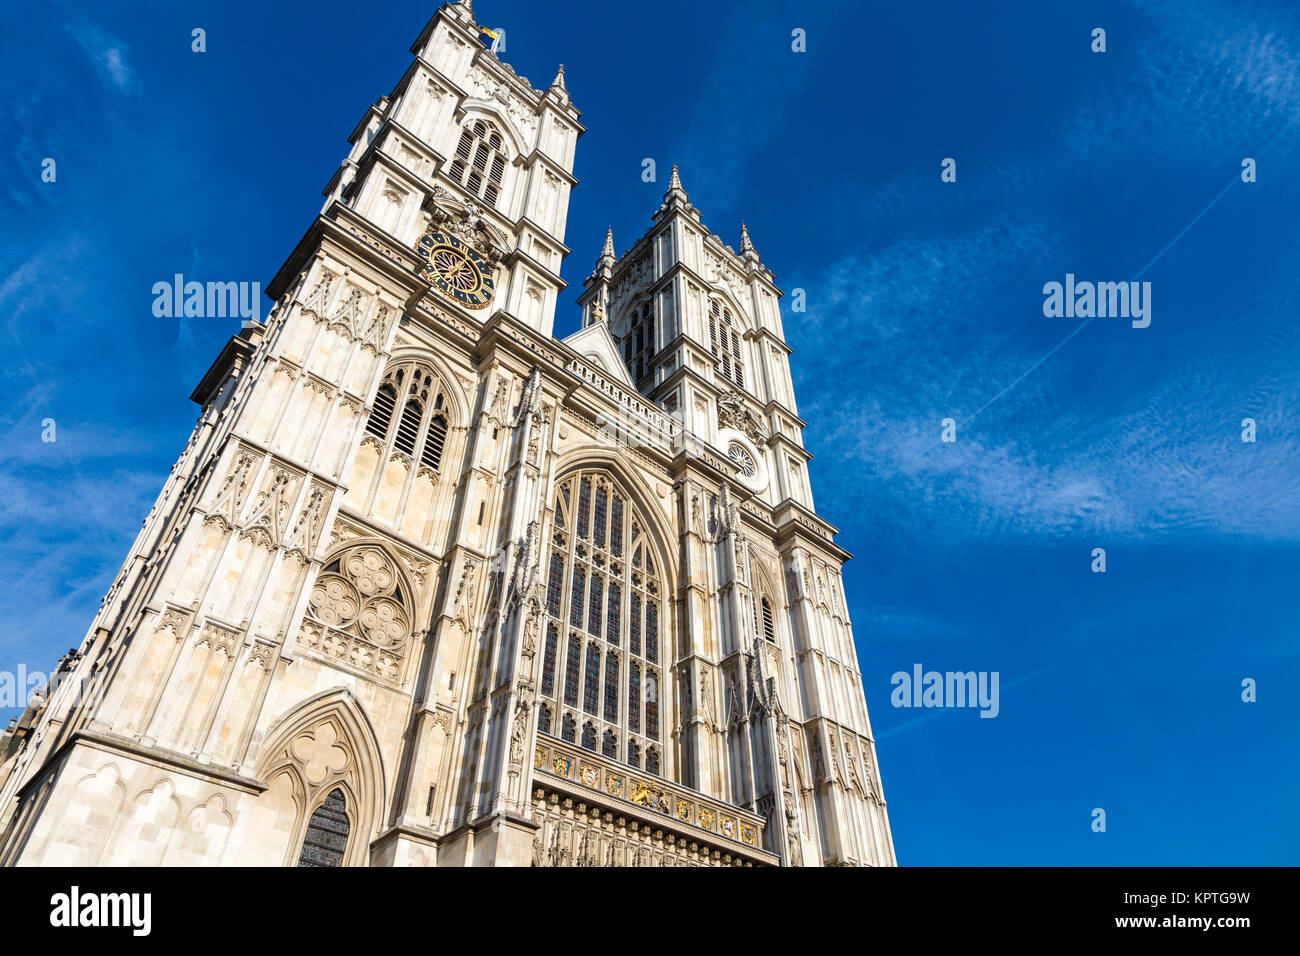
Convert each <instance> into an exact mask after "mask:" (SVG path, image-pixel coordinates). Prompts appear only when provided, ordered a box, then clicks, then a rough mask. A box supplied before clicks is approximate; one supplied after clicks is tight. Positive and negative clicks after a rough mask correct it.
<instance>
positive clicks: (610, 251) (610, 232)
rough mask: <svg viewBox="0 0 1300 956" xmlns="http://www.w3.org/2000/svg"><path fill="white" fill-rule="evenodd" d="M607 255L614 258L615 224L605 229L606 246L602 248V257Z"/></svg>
mask: <svg viewBox="0 0 1300 956" xmlns="http://www.w3.org/2000/svg"><path fill="white" fill-rule="evenodd" d="M606 256H609V258H611V259H613V258H614V227H613V226H610V227H609V228H608V229H606V230H605V248H604V249H602V250H600V257H601V258H602V259H603V258H605V257H606Z"/></svg>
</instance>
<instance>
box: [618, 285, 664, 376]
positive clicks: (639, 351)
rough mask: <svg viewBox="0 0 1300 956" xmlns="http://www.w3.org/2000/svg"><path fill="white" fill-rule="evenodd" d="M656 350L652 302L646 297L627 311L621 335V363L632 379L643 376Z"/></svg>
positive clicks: (656, 352)
mask: <svg viewBox="0 0 1300 956" xmlns="http://www.w3.org/2000/svg"><path fill="white" fill-rule="evenodd" d="M658 351H659V350H658V348H657V347H656V343H655V307H654V302H653V301H651V300H650V299H647V300H646V301H645V302H642V303H641V305H639V306H638V307H636V308H635V309H633V310H632V312H631V313H629V315H628V319H627V331H626V332H625V333H624V335H623V363H624V364H625V365H627V371H628V374H629V375H631V376H632V379H633V381H637V382H639V381H641V379H643V378H645V376H646V372H647V371H649V367H650V363H651V362H652V361H653V360H654V357H655V355H656V354H658Z"/></svg>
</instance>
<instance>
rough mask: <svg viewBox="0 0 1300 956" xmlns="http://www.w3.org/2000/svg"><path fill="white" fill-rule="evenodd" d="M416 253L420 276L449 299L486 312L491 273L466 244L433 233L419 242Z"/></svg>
mask: <svg viewBox="0 0 1300 956" xmlns="http://www.w3.org/2000/svg"><path fill="white" fill-rule="evenodd" d="M415 252H416V254H417V255H419V257H420V259H421V260H422V261H421V263H420V274H421V275H423V276H424V277H425V278H426V279H428V280H429V281H430V282H431V283H432V284H433V286H434V288H436V289H437V290H438V291H439V292H441V293H442V294H443V295H445V296H446V297H447V298H449V299H452V300H453V301H456V302H459V303H460V304H461V305H463V306H465V308H467V309H484V308H487V306H488V304H489V303H490V302H491V301H492V295H493V292H494V287H495V283H494V282H493V279H492V270H491V269H490V268H489V267H488V264H487V263H486V262H484V261H483V260H482V258H480V257H479V256H478V254H476V253H475V252H474V250H473V249H472V248H470V246H469V245H468V244H467V243H464V242H461V241H460V240H459V239H457V238H456V237H455V236H445V235H443V234H442V233H440V232H430V233H427V234H425V235H423V236H421V237H420V239H419V241H418V242H416V244H415Z"/></svg>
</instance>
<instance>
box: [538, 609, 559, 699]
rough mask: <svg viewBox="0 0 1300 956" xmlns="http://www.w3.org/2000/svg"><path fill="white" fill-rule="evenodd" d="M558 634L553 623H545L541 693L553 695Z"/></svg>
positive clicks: (548, 695)
mask: <svg viewBox="0 0 1300 956" xmlns="http://www.w3.org/2000/svg"><path fill="white" fill-rule="evenodd" d="M559 646H560V635H559V632H558V631H557V630H556V629H555V625H554V624H547V625H546V648H545V650H543V651H542V693H543V694H544V695H545V696H547V697H553V696H554V695H555V662H556V656H557V655H558V653H559Z"/></svg>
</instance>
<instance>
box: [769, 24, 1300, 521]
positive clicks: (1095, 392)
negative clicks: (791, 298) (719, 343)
mask: <svg viewBox="0 0 1300 956" xmlns="http://www.w3.org/2000/svg"><path fill="white" fill-rule="evenodd" d="M1140 6H1141V7H1142V9H1143V10H1144V11H1145V12H1146V13H1147V14H1148V15H1149V16H1150V17H1151V18H1152V19H1153V21H1154V22H1155V23H1156V25H1157V30H1156V32H1155V34H1154V35H1153V36H1152V37H1151V38H1150V39H1148V40H1147V45H1146V46H1145V47H1144V48H1143V50H1142V51H1141V52H1140V53H1139V55H1138V57H1137V60H1138V62H1139V63H1140V64H1142V66H1141V68H1140V69H1139V70H1138V72H1137V75H1136V76H1135V77H1134V78H1132V79H1126V80H1124V81H1123V82H1121V83H1119V84H1118V87H1117V88H1116V89H1112V90H1109V91H1106V92H1105V93H1104V95H1103V96H1102V97H1101V100H1100V102H1099V104H1098V105H1095V106H1094V105H1088V106H1085V107H1083V108H1082V109H1080V110H1079V111H1077V112H1075V113H1073V114H1070V115H1067V116H1065V117H1063V119H1062V122H1061V125H1060V129H1059V131H1058V139H1057V141H1054V142H1047V143H1044V144H1043V145H1042V149H1041V153H1040V154H1034V155H1021V156H1017V157H1014V158H1013V159H1011V160H1010V161H1008V162H1007V163H1006V165H1005V166H1004V168H1005V169H1006V170H1007V175H1006V176H1005V177H1002V178H1001V179H999V180H998V181H995V182H991V183H990V184H989V185H987V186H986V187H984V189H983V190H980V188H979V187H975V186H972V185H969V184H968V185H963V186H962V187H960V189H957V188H956V187H954V189H953V191H950V192H948V193H939V194H938V195H936V193H937V191H936V190H935V189H933V188H932V187H931V188H921V187H919V186H917V185H916V183H917V182H918V181H919V177H917V176H914V175H912V172H913V171H911V170H907V171H904V173H903V174H900V175H899V176H898V177H897V178H896V179H895V180H894V181H892V182H888V183H885V184H884V185H883V186H882V187H881V188H880V189H879V190H877V191H876V192H875V193H874V194H873V195H872V196H870V197H869V198H868V199H867V201H866V208H867V209H868V210H869V213H868V214H865V215H864V216H863V218H864V220H865V221H871V222H875V221H880V220H881V219H882V218H884V217H889V216H896V217H898V219H899V220H900V223H902V224H903V225H904V226H905V227H911V222H908V221H906V220H908V219H915V218H917V210H918V209H921V210H922V214H921V215H920V216H919V219H920V220H921V221H923V222H927V223H928V222H929V217H927V216H925V215H924V210H925V209H926V208H927V205H926V204H927V203H928V204H930V207H933V206H934V205H935V204H938V203H941V202H942V203H945V204H946V203H947V202H948V200H947V198H946V197H947V196H951V197H952V200H951V201H952V202H955V203H958V204H961V206H962V209H963V210H964V212H965V213H966V217H965V218H967V219H970V213H971V212H972V210H974V211H978V209H979V208H980V206H981V204H982V203H983V204H987V205H988V206H989V208H993V209H1003V208H1007V205H1006V203H1005V202H1004V201H1003V200H1004V199H1005V197H1006V196H1007V195H1008V192H1007V191H1008V189H1009V188H1010V187H1009V186H1008V183H1014V184H1016V185H1015V190H1016V191H1017V192H1018V193H1019V196H1018V198H1019V200H1020V201H1018V202H1017V204H1016V206H1015V207H1014V208H1017V209H1020V208H1024V209H1032V208H1036V206H1035V204H1034V203H1033V202H1032V201H1031V200H1030V198H1029V197H1030V196H1032V195H1033V194H1034V193H1035V191H1036V190H1042V189H1054V188H1056V187H1055V185H1054V184H1053V177H1048V176H1045V175H1044V170H1045V169H1047V168H1049V167H1048V165H1046V164H1047V162H1048V161H1047V159H1046V158H1045V157H1048V156H1050V157H1052V159H1051V162H1052V163H1057V164H1062V163H1063V164H1064V166H1065V168H1066V170H1067V172H1065V173H1062V172H1060V167H1059V165H1058V169H1057V173H1058V175H1060V176H1065V175H1068V171H1069V170H1078V169H1082V168H1086V167H1097V166H1103V167H1104V160H1105V158H1106V155H1107V154H1108V153H1111V152H1113V151H1114V150H1116V149H1120V148H1129V147H1131V148H1142V147H1145V146H1148V145H1151V144H1152V143H1159V148H1160V149H1173V150H1179V149H1184V148H1195V149H1198V150H1203V149H1212V148H1216V147H1219V146H1221V145H1222V143H1223V141H1224V140H1225V138H1227V139H1231V138H1233V137H1238V136H1239V135H1241V134H1243V133H1248V132H1249V131H1251V130H1255V129H1263V128H1265V127H1267V126H1268V124H1269V123H1270V122H1272V123H1273V124H1274V125H1276V123H1277V121H1278V120H1281V119H1284V118H1285V119H1288V120H1289V119H1293V118H1295V117H1296V116H1297V115H1300V60H1297V57H1296V55H1295V51H1294V50H1293V49H1292V46H1291V45H1290V44H1289V43H1288V42H1285V41H1283V40H1282V39H1280V38H1278V37H1277V36H1276V35H1273V34H1271V33H1268V32H1266V31H1264V30H1263V29H1262V28H1260V27H1259V26H1258V25H1257V24H1256V23H1254V22H1253V21H1250V20H1249V19H1246V18H1243V17H1241V16H1235V15H1233V14H1231V12H1230V11H1226V10H1225V9H1224V8H1223V7H1222V5H1220V4H1215V3H1210V2H1201V3H1195V4H1182V3H1179V4H1176V5H1172V6H1171V5H1169V4H1165V3H1144V4H1141V5H1140ZM1225 24H1226V29H1225ZM1211 25H1213V26H1211ZM1189 117H1191V118H1193V122H1191V123H1190V124H1189ZM1275 131H1276V130H1272V131H1271V132H1275ZM1139 132H1140V135H1139ZM1103 133H1104V135H1102V134H1103ZM1116 144H1119V145H1116ZM1057 157H1066V158H1065V159H1058V158H1057ZM1221 158H1222V157H1220V159H1221ZM1148 161H1150V158H1149V157H1148ZM1232 165H1235V161H1233V163H1231V164H1230V165H1229V168H1231V166H1232ZM933 176H934V174H933V171H929V170H927V172H926V176H925V179H926V182H929V181H930V180H932V179H933ZM939 197H944V198H942V199H941V198H939ZM1190 212H1194V210H1189V214H1190ZM975 221H976V224H974V225H971V224H969V223H968V224H967V225H966V226H964V227H963V228H962V229H961V230H960V231H956V232H954V231H952V230H951V228H950V229H949V230H948V231H947V232H944V231H943V230H942V229H941V228H938V227H934V226H930V227H928V228H927V229H925V230H921V229H920V228H919V227H911V228H904V229H902V233H903V236H902V238H894V239H893V241H891V242H889V243H887V244H885V245H883V246H879V247H870V246H868V247H864V248H863V249H860V250H858V251H856V252H853V253H851V254H849V255H847V256H845V257H844V258H843V259H842V260H840V261H839V262H837V263H834V264H832V265H831V266H830V267H828V268H826V269H825V270H824V271H823V272H822V273H821V274H819V275H814V276H804V277H796V281H797V284H799V285H803V286H806V287H809V288H814V289H817V290H818V291H817V293H816V295H815V296H813V297H812V299H811V300H810V312H809V313H808V315H807V317H806V318H805V317H802V316H801V317H800V320H801V321H800V322H799V323H797V324H795V325H794V327H793V330H792V331H793V333H794V336H795V342H794V344H795V345H796V347H797V348H798V349H799V351H800V355H799V360H798V361H796V363H795V372H796V375H797V376H798V377H799V379H800V381H798V382H797V383H796V387H797V389H798V390H799V393H800V394H801V395H802V396H804V400H803V401H802V402H801V409H800V411H801V414H802V415H803V417H804V418H805V419H807V420H809V421H810V422H813V423H814V426H813V427H814V428H815V429H816V430H817V434H816V443H817V444H818V445H819V446H820V447H824V448H834V449H835V450H836V455H837V456H840V455H842V456H844V457H846V458H847V459H848V460H849V462H850V463H851V464H852V465H854V466H856V467H855V468H854V469H851V474H847V475H846V474H845V471H846V469H842V468H837V469H835V473H834V474H827V475H823V474H822V472H820V471H818V472H816V475H815V477H816V479H817V483H818V487H819V488H821V487H823V482H828V483H827V484H826V485H825V486H824V487H825V488H826V489H827V490H828V491H829V492H830V493H831V494H832V495H834V496H844V497H847V498H852V499H853V500H854V501H861V500H863V499H866V500H870V501H873V502H874V506H873V514H874V520H875V522H876V523H877V524H878V525H879V526H881V527H886V528H892V529H893V530H895V531H896V532H898V533H900V534H902V535H904V536H907V537H912V538H914V539H916V540H927V541H934V540H936V539H942V540H948V541H952V542H955V543H960V542H962V541H967V540H971V539H979V538H985V539H987V538H1006V537H1008V536H1011V537H1046V538H1053V537H1058V536H1062V535H1069V534H1079V533H1100V534H1106V535H1111V536H1116V535H1117V536H1125V537H1129V538H1150V537H1155V536H1163V535H1170V534H1182V533H1212V534H1241V535H1250V536H1257V537H1262V538H1270V539H1284V540H1300V496H1297V495H1295V494H1294V488H1295V487H1300V429H1298V428H1297V425H1296V424H1295V423H1294V414H1295V409H1296V408H1298V407H1300V376H1297V373H1296V371H1295V370H1296V367H1297V365H1298V364H1300V350H1297V348H1296V345H1295V342H1294V340H1293V339H1292V340H1285V341H1284V340H1279V338H1278V337H1277V336H1276V335H1275V334H1274V333H1273V332H1272V331H1270V327H1269V322H1268V321H1267V319H1262V318H1261V315H1262V316H1265V317H1269V316H1281V315H1285V314H1293V313H1294V312H1295V310H1296V309H1297V308H1298V307H1300V289H1298V288H1297V287H1296V285H1295V283H1291V284H1290V285H1289V287H1284V288H1280V289H1277V290H1275V291H1274V292H1272V293H1271V299H1270V300H1269V301H1268V302H1267V303H1264V302H1261V301H1259V296H1260V295H1262V293H1257V292H1252V294H1249V295H1244V296H1240V297H1238V298H1237V300H1236V301H1235V303H1233V304H1232V305H1230V306H1229V308H1230V309H1231V310H1232V311H1230V312H1229V313H1228V314H1224V315H1219V316H1216V317H1215V318H1216V320H1217V321H1216V323H1215V324H1216V325H1217V324H1218V323H1222V325H1221V328H1224V329H1230V328H1235V327H1241V328H1250V329H1251V333H1252V334H1251V335H1250V336H1249V337H1247V338H1244V339H1242V340H1234V341H1232V342H1231V344H1229V345H1228V346H1227V347H1226V348H1225V347H1224V345H1223V344H1222V343H1221V342H1219V341H1214V342H1213V346H1212V347H1210V348H1200V349H1198V348H1191V349H1190V350H1188V349H1187V346H1186V344H1184V346H1183V349H1182V350H1181V351H1173V352H1170V351H1168V350H1167V347H1168V343H1170V342H1173V341H1175V340H1173V339H1171V338H1166V339H1164V340H1162V344H1165V345H1166V350H1165V351H1161V352H1159V353H1154V358H1155V359H1156V360H1157V362H1158V364H1156V365H1154V366H1152V365H1151V364H1150V360H1148V361H1147V362H1143V361H1142V360H1140V359H1138V358H1137V357H1135V355H1134V354H1133V350H1134V349H1137V348H1139V347H1145V343H1139V342H1137V341H1135V340H1133V339H1129V340H1128V341H1127V342H1125V343H1124V345H1123V346H1120V345H1116V344H1115V343H1116V342H1117V341H1118V340H1117V339H1115V338H1114V337H1113V336H1112V337H1111V338H1110V339H1109V340H1107V339H1105V338H1104V336H1105V335H1106V334H1108V333H1111V332H1113V331H1114V329H1104V330H1102V329H1089V330H1087V332H1085V333H1084V335H1083V336H1081V337H1080V341H1079V342H1078V343H1071V345H1069V346H1068V347H1067V348H1066V349H1064V350H1062V352H1061V353H1060V354H1058V355H1056V356H1053V358H1052V359H1051V360H1050V361H1049V362H1047V363H1044V365H1043V366H1042V367H1041V368H1038V369H1036V370H1035V371H1034V373H1033V374H1032V375H1030V376H1028V377H1026V378H1025V379H1024V380H1023V381H1021V382H1020V383H1019V384H1017V385H1016V386H1015V388H1014V389H1013V390H1012V391H1010V392H1009V393H1007V394H1006V395H1005V397H1003V398H1001V399H999V402H998V407H997V408H996V409H995V410H994V412H992V413H986V415H985V416H981V419H979V420H976V421H975V422H974V423H973V424H972V425H971V427H969V428H967V429H965V430H964V431H963V432H962V433H961V434H959V436H958V440H957V442H955V443H944V442H941V441H940V421H941V419H943V418H948V417H951V418H954V419H957V420H958V421H961V420H962V419H963V417H964V416H966V415H969V414H970V413H971V412H973V411H975V410H976V409H977V408H979V407H980V406H981V405H982V404H983V403H984V402H986V401H987V400H988V399H989V398H990V397H992V396H993V395H996V394H997V393H998V390H999V389H1001V388H1002V387H1004V386H1005V385H1006V384H1008V383H1010V382H1014V381H1015V380H1016V379H1017V378H1018V377H1019V376H1020V375H1022V374H1023V373H1024V371H1025V370H1026V369H1028V368H1030V367H1031V366H1032V365H1033V363H1034V362H1036V361H1037V360H1038V359H1040V358H1041V357H1042V356H1043V355H1044V354H1045V353H1046V352H1047V351H1048V350H1049V349H1050V348H1051V347H1052V346H1054V345H1055V344H1057V343H1058V342H1059V341H1060V338H1061V337H1062V335H1063V334H1064V333H1065V332H1066V331H1068V329H1067V328H1065V327H1064V326H1062V325H1060V324H1056V325H1051V324H1048V323H1046V322H1045V321H1044V319H1043V317H1042V315H1041V312H1037V308H1038V306H1040V305H1041V298H1035V296H1033V295H1027V294H1025V290H1031V291H1033V290H1036V289H1037V288H1038V287H1039V285H1040V284H1041V282H1042V281H1044V279H1045V278H1060V277H1061V275H1060V274H1061V273H1062V272H1063V271H1064V269H1063V268H1062V267H1061V265H1060V263H1062V262H1072V261H1077V257H1079V256H1083V255H1088V254H1092V255H1095V254H1096V252H1095V250H1090V249H1086V248H1079V247H1078V246H1077V243H1078V242H1079V240H1078V239H1077V238H1076V237H1075V236H1074V235H1073V234H1072V233H1070V232H1067V231H1065V230H1067V229H1068V228H1069V225H1070V224H1069V223H1068V222H1067V223H1062V224H1060V225H1055V223H1056V220H1055V219H1052V220H1051V221H1052V222H1053V223H1054V225H1053V226H1051V227H1049V226H1048V225H1046V222H1047V220H1046V219H1044V220H1042V221H1039V220H1037V219H1035V218H1034V217H1032V216H1030V215H1029V214H1028V213H1016V214H1011V213H1005V212H997V213H990V214H988V215H986V216H984V217H982V218H981V217H979V216H978V215H977V216H976V220H975ZM1170 225H1171V226H1172V225H1179V226H1181V225H1183V222H1182V221H1179V222H1177V223H1171V224H1170ZM1169 238H1170V236H1166V235H1163V234H1161V235H1156V233H1154V232H1153V233H1152V239H1151V246H1152V248H1151V250H1150V252H1151V253H1154V252H1155V251H1156V249H1158V248H1159V247H1160V246H1161V245H1163V244H1164V242H1165V241H1167V240H1168V239H1169ZM1293 253H1294V254H1296V255H1300V246H1295V245H1294V244H1293ZM1279 254H1280V255H1285V252H1283V251H1281V250H1279ZM1141 264H1142V263H1141V262H1134V263H1132V268H1133V270H1136V269H1137V268H1138V267H1140V265H1141ZM1115 278H1117V279H1119V278H1127V276H1126V275H1125V276H1119V275H1117V276H1115ZM1189 281H1190V280H1189ZM1012 286H1014V287H1015V289H1016V290H1017V291H1016V292H1014V293H1011V294H1009V288H1010V287H1012ZM1207 324H1208V323H1207ZM1094 325H1096V323H1094ZM1135 334H1138V335H1140V334H1142V333H1135ZM1207 344H1209V343H1208V342H1207ZM1143 354H1144V355H1145V354H1146V353H1143ZM1098 360H1104V361H1106V362H1108V363H1109V364H1108V365H1106V366H1102V367H1097V366H1096V365H1094V364H1093V363H1095V362H1097V361H1098ZM828 382H836V383H845V382H852V383H853V391H854V392H855V393H856V394H857V395H858V396H860V397H859V398H858V400H857V401H855V402H854V403H852V404H845V403H844V400H843V393H842V390H840V389H838V388H837V389H835V390H834V391H831V390H828V389H826V388H825V386H824V384H823V383H828ZM986 416H987V417H988V419H989V420H984V419H985V417H986ZM1245 417H1252V418H1254V419H1255V420H1256V421H1257V422H1258V425H1259V429H1260V434H1261V436H1266V438H1264V439H1262V440H1261V441H1260V442H1257V443H1255V444H1247V443H1243V442H1242V441H1241V440H1240V423H1241V419H1242V418H1245ZM814 468H816V464H814ZM828 480H829V481H828ZM839 507H843V505H842V504H841V505H839Z"/></svg>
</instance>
